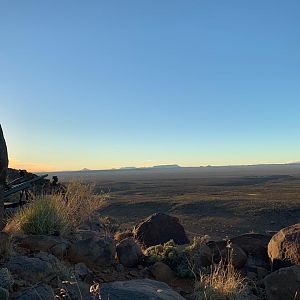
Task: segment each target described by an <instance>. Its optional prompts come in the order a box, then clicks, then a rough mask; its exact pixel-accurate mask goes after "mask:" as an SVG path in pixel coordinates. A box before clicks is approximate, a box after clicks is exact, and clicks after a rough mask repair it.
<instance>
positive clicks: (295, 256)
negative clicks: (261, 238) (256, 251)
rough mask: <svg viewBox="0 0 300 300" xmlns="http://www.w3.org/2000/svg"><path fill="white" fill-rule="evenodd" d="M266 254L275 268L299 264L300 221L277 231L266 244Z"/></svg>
mask: <svg viewBox="0 0 300 300" xmlns="http://www.w3.org/2000/svg"><path fill="white" fill-rule="evenodd" d="M268 254H269V257H270V258H271V260H272V262H273V263H274V266H275V268H276V267H277V266H278V267H282V266H288V265H292V264H295V265H298V266H300V223H298V224H295V225H292V226H289V227H286V228H283V229H281V230H280V231H279V232H277V233H276V234H275V235H274V236H273V237H272V238H271V240H270V242H269V244H268Z"/></svg>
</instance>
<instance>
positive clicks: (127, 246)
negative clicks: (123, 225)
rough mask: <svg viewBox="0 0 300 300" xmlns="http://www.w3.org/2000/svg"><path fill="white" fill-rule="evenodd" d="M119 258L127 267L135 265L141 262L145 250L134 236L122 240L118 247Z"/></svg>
mask: <svg viewBox="0 0 300 300" xmlns="http://www.w3.org/2000/svg"><path fill="white" fill-rule="evenodd" d="M116 251H117V258H118V260H119V262H120V263H121V264H122V265H123V266H125V267H134V266H136V265H138V264H139V263H140V261H141V260H142V258H143V252H142V250H141V247H140V245H139V244H137V243H136V242H135V241H134V240H133V239H132V238H127V239H124V240H122V241H120V242H119V243H118V244H117V247H116Z"/></svg>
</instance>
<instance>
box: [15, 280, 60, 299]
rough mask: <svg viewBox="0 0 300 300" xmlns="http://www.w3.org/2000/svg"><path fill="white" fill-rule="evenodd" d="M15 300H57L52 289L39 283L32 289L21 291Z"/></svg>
mask: <svg viewBox="0 0 300 300" xmlns="http://www.w3.org/2000/svg"><path fill="white" fill-rule="evenodd" d="M12 299H13V300H41V299H43V300H53V299H55V294H54V292H53V290H52V288H51V287H50V286H49V285H47V284H44V283H39V284H37V285H34V286H32V287H29V288H26V289H23V290H21V291H20V292H18V293H16V294H15V295H14V296H13V297H12Z"/></svg>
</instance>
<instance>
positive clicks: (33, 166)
mask: <svg viewBox="0 0 300 300" xmlns="http://www.w3.org/2000/svg"><path fill="white" fill-rule="evenodd" d="M9 168H13V169H17V170H27V171H28V172H44V171H49V172H51V171H56V170H57V169H56V168H55V167H53V166H51V165H47V164H43V163H35V162H21V161H18V160H16V159H14V158H10V159H9Z"/></svg>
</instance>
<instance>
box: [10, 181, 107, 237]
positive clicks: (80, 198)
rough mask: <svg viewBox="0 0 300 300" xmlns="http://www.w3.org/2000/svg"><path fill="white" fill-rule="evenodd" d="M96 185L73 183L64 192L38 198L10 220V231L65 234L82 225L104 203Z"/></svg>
mask: <svg viewBox="0 0 300 300" xmlns="http://www.w3.org/2000/svg"><path fill="white" fill-rule="evenodd" d="M103 198H104V196H103V195H94V194H93V186H92V185H85V184H81V183H77V182H75V183H70V184H69V185H68V186H67V190H66V192H65V193H61V194H53V195H44V196H40V197H37V198H36V199H34V200H33V201H32V202H31V203H29V204H28V205H27V206H25V207H22V208H21V209H20V210H19V211H18V212H17V213H16V214H15V215H14V216H13V217H12V218H11V219H10V221H9V224H8V226H7V228H8V231H9V230H10V231H23V232H24V233H26V234H66V233H69V232H70V231H72V230H74V229H76V228H77V227H78V226H79V225H80V224H82V223H83V222H84V221H85V220H86V219H87V218H88V217H89V216H90V215H91V214H92V213H93V212H94V211H95V210H96V209H98V208H99V207H100V206H101V205H102V203H103Z"/></svg>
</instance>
